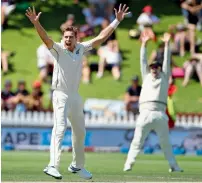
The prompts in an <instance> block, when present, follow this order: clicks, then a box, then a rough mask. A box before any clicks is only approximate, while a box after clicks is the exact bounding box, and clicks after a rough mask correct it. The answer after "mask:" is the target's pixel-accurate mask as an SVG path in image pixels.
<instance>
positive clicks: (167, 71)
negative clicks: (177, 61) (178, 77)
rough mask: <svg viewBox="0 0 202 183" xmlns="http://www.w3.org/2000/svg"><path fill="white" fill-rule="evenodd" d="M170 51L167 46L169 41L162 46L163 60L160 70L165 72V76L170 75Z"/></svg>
mask: <svg viewBox="0 0 202 183" xmlns="http://www.w3.org/2000/svg"><path fill="white" fill-rule="evenodd" d="M170 60H171V51H170V47H169V43H165V48H164V60H163V67H162V71H163V72H164V73H165V75H166V76H167V78H169V76H170V71H171V62H170Z"/></svg>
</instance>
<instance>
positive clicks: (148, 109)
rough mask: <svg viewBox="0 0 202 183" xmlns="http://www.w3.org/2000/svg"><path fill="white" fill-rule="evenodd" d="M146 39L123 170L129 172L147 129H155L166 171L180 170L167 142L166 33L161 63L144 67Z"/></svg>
mask: <svg viewBox="0 0 202 183" xmlns="http://www.w3.org/2000/svg"><path fill="white" fill-rule="evenodd" d="M148 40H149V36H148V35H146V34H144V35H143V36H142V45H141V51H140V67H141V75H142V80H143V84H142V91H141V94H140V98H139V110H140V114H139V117H138V119H137V123H136V129H135V134H134V138H133V140H132V143H131V145H130V150H129V152H128V156H127V160H126V162H125V165H124V169H123V170H124V171H129V170H131V169H132V166H133V164H134V163H135V160H136V157H137V155H138V153H139V152H140V150H141V147H142V145H143V143H144V140H145V138H146V137H147V135H148V134H149V132H150V131H151V130H155V131H156V133H157V135H158V136H159V139H160V144H161V148H162V150H163V152H164V155H165V157H166V159H167V160H168V162H169V165H170V169H169V172H173V171H178V172H181V171H182V170H181V169H180V168H179V166H178V165H177V162H176V159H175V157H174V155H173V153H172V147H171V144H170V142H169V130H168V117H167V115H166V113H165V110H166V103H167V96H168V79H169V75H170V56H171V55H170V54H171V53H170V49H169V41H170V34H168V33H165V34H164V35H163V37H162V38H161V40H162V41H163V42H164V44H165V48H164V49H165V52H164V61H163V65H161V64H160V63H158V62H156V61H153V62H152V63H150V65H149V66H148V64H147V59H146V44H147V41H148Z"/></svg>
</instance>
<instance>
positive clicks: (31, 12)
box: [25, 7, 54, 49]
mask: <svg viewBox="0 0 202 183" xmlns="http://www.w3.org/2000/svg"><path fill="white" fill-rule="evenodd" d="M25 15H26V16H27V17H28V18H29V20H30V21H31V22H32V24H33V25H34V27H35V29H36V30H37V33H38V35H39V36H40V38H41V40H42V41H43V42H44V43H45V45H46V46H47V47H48V49H51V48H52V47H53V44H54V42H53V40H52V39H51V38H50V37H48V35H47V33H46V31H45V29H44V28H43V27H42V25H41V24H40V22H39V17H40V15H41V12H39V13H38V14H36V11H35V8H34V7H33V9H31V8H30V7H29V8H28V9H27V10H26V13H25Z"/></svg>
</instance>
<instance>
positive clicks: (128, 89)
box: [126, 86, 131, 94]
mask: <svg viewBox="0 0 202 183" xmlns="http://www.w3.org/2000/svg"><path fill="white" fill-rule="evenodd" d="M126 92H127V93H129V94H130V93H131V89H130V86H129V87H128V88H127V89H126Z"/></svg>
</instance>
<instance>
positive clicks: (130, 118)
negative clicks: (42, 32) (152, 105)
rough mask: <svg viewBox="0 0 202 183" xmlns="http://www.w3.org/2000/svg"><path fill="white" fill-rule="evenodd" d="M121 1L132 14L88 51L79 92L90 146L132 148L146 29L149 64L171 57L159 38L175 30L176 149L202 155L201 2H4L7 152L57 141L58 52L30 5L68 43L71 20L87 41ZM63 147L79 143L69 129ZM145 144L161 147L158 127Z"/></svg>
mask: <svg viewBox="0 0 202 183" xmlns="http://www.w3.org/2000/svg"><path fill="white" fill-rule="evenodd" d="M120 3H126V4H127V5H128V6H129V7H130V11H131V14H129V15H128V16H127V17H126V18H125V19H124V21H123V22H121V24H120V25H119V27H118V29H116V31H115V32H114V34H113V35H112V36H110V38H109V39H108V40H107V41H106V42H105V43H104V44H103V45H102V46H100V47H98V48H96V49H95V50H92V51H91V52H89V53H88V54H87V55H85V56H84V57H83V70H82V80H81V85H80V88H79V91H80V94H81V96H82V97H83V101H84V113H85V119H86V127H87V137H86V142H85V145H86V147H90V148H92V149H91V150H92V151H93V150H95V149H94V147H103V148H107V149H109V150H111V151H113V150H115V151H122V152H127V150H128V147H129V144H130V142H131V139H132V137H133V130H134V128H135V122H136V118H137V116H138V112H139V111H138V100H139V95H140V92H141V83H142V80H141V77H140V64H139V63H140V45H141V44H140V38H141V35H142V34H143V32H147V33H148V34H149V35H150V37H151V41H150V42H149V44H148V50H147V51H148V53H147V57H148V62H151V61H152V60H158V61H160V62H163V54H164V50H163V46H164V45H163V44H162V43H161V41H160V39H159V38H160V37H161V36H162V35H163V33H164V32H169V33H170V34H171V35H172V41H171V50H172V63H171V67H172V73H171V76H170V79H169V83H170V87H169V91H168V93H169V96H168V107H167V114H168V115H169V124H168V125H169V127H170V130H171V140H172V144H173V148H174V150H175V153H176V154H178V153H179V154H180V153H182V154H183V153H184V154H185V153H192V154H202V4H201V1H200V0H163V1H160V2H159V1H158V0H128V1H125V0H124V1H122V0H57V1H56V0H41V1H40V0H37V1H25V0H2V1H1V35H2V42H1V53H2V54H1V69H2V70H1V71H2V72H1V76H2V80H1V89H2V90H1V109H2V114H1V117H2V142H1V143H2V148H3V149H4V150H13V149H34V150H36V149H42V150H43V149H48V145H49V143H50V134H51V127H52V104H51V98H52V90H51V77H52V71H53V57H52V56H51V54H50V53H49V51H48V50H47V48H46V47H45V46H44V45H43V44H42V41H41V40H40V38H39V36H38V35H37V33H36V31H35V30H34V27H33V25H32V24H31V23H30V22H29V20H28V19H27V17H26V16H25V11H26V9H27V8H28V7H29V6H30V7H31V6H35V8H36V11H37V12H39V11H41V12H42V15H41V18H40V22H41V24H42V25H43V26H44V28H45V29H46V31H47V32H48V34H49V36H51V37H52V39H53V40H54V41H56V42H60V41H61V37H62V33H61V31H62V30H63V29H65V27H66V26H68V25H74V26H76V27H77V28H78V31H79V34H78V41H85V40H89V39H91V38H93V37H95V36H96V35H98V34H99V32H100V31H101V30H102V29H104V28H105V27H106V26H107V25H109V24H110V22H111V21H113V19H114V10H113V8H114V7H117V6H118V5H119V4H120ZM42 127H43V128H42ZM109 137H110V138H109ZM109 139H110V140H109ZM193 139H194V140H193ZM63 145H64V147H66V148H70V149H71V135H70V130H69V129H68V130H67V133H66V134H65V139H64V143H63ZM39 147H40V148H39ZM112 147H113V148H112ZM114 147H115V148H114ZM143 149H144V152H145V153H153V152H158V151H159V150H160V147H159V144H158V139H157V137H156V135H155V133H153V132H152V133H151V134H150V136H149V137H148V139H147V141H146V142H145V145H144V147H143ZM68 150H69V149H68Z"/></svg>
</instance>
